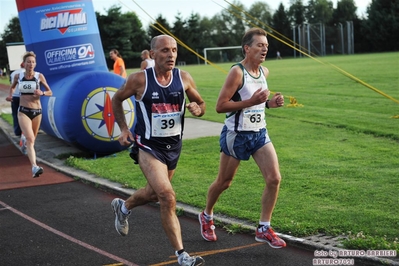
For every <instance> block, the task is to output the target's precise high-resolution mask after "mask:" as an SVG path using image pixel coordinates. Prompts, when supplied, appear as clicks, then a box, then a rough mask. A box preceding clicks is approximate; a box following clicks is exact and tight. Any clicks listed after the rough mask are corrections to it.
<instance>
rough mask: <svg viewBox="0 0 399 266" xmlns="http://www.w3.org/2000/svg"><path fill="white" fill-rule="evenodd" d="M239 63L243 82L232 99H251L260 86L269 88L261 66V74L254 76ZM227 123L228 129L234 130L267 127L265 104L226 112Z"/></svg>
mask: <svg viewBox="0 0 399 266" xmlns="http://www.w3.org/2000/svg"><path fill="white" fill-rule="evenodd" d="M236 65H238V66H239V67H240V68H241V69H242V71H243V84H242V87H241V88H239V89H238V90H237V91H236V93H235V94H234V96H233V98H232V99H231V100H230V101H235V102H238V101H243V100H247V99H250V98H251V97H252V95H253V94H254V92H255V91H257V90H258V89H259V88H262V90H267V89H268V87H267V82H266V77H265V75H264V73H263V70H262V68H261V67H260V68H259V72H260V74H259V76H258V77H253V76H252V75H251V74H249V73H248V71H247V70H246V69H245V68H244V66H243V65H242V64H241V63H239V64H236ZM224 122H225V125H226V126H227V129H228V130H233V131H236V132H238V131H254V132H257V131H259V130H260V129H262V128H265V127H266V120H265V104H264V103H262V104H258V105H254V106H251V107H248V108H244V109H242V110H238V111H234V112H229V113H226V119H225V121H224Z"/></svg>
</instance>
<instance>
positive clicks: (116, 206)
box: [111, 198, 130, 236]
mask: <svg viewBox="0 0 399 266" xmlns="http://www.w3.org/2000/svg"><path fill="white" fill-rule="evenodd" d="M123 203H124V201H123V200H121V199H118V198H116V199H114V200H113V201H112V202H111V206H112V209H113V210H114V213H115V229H116V231H117V232H118V234H120V235H121V236H126V235H127V234H128V233H129V222H128V220H127V219H128V218H129V215H130V212H129V214H124V213H123V212H122V210H121V207H122V204H123Z"/></svg>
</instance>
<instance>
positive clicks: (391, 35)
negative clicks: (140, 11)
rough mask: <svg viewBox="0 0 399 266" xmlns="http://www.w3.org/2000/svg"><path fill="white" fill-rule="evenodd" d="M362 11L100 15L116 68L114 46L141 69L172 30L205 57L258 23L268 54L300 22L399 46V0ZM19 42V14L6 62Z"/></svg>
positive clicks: (6, 39) (311, 8) (185, 57)
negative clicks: (346, 29) (145, 55)
mask: <svg viewBox="0 0 399 266" xmlns="http://www.w3.org/2000/svg"><path fill="white" fill-rule="evenodd" d="M356 10H357V7H356V5H355V2H354V0H339V1H338V2H337V6H336V7H335V8H334V7H333V2H332V1H328V0H308V2H307V3H306V4H305V3H304V1H302V0H292V1H291V2H290V6H289V7H285V6H284V5H283V4H282V3H280V5H279V6H278V8H277V10H275V11H274V12H273V11H272V9H271V8H270V6H269V5H268V4H267V3H265V2H262V1H257V2H255V3H253V4H252V5H251V6H250V7H249V8H246V7H245V6H244V5H243V4H242V3H240V2H239V1H237V0H235V1H234V2H232V4H230V5H229V7H228V8H226V9H224V10H222V11H221V12H219V13H218V14H216V15H214V16H213V17H211V18H208V17H206V16H201V15H200V14H198V13H194V12H193V13H191V14H190V15H189V16H188V18H184V17H183V15H182V14H181V13H179V12H178V13H177V14H176V16H175V21H174V22H173V23H172V24H170V22H169V21H167V20H166V18H164V17H163V16H162V14H159V15H158V16H157V17H156V18H155V20H156V22H154V23H153V24H151V25H149V26H146V27H144V26H143V24H142V22H141V21H140V19H139V18H138V17H137V15H136V14H135V13H134V12H126V13H122V12H121V7H120V6H111V7H110V8H109V9H108V10H105V14H100V13H98V12H96V18H97V23H98V27H99V31H100V36H101V41H102V45H103V49H104V56H105V58H107V64H108V67H109V68H110V69H111V68H112V64H113V61H111V60H110V59H109V56H108V54H109V51H110V50H111V49H117V50H119V52H120V53H121V55H122V56H123V58H124V60H125V64H126V66H127V67H128V68H137V67H139V65H140V61H141V59H140V54H141V51H142V50H144V49H149V48H150V47H149V44H150V40H151V38H152V37H154V36H157V35H159V34H164V33H167V34H168V33H169V32H170V33H171V34H173V35H174V36H175V37H176V38H178V39H180V40H181V41H182V42H184V44H185V45H187V47H190V48H191V49H192V50H193V51H196V52H197V53H198V54H200V55H201V56H203V49H204V48H207V47H226V46H239V45H240V44H241V37H242V35H243V33H244V31H245V30H246V29H248V28H249V27H253V26H258V27H261V28H263V29H265V30H266V31H268V32H269V33H270V36H269V38H268V39H269V54H268V57H274V56H275V53H276V51H280V53H281V54H282V55H286V56H292V55H293V48H292V47H290V46H289V45H287V44H286V43H284V42H281V41H280V40H279V39H280V38H279V39H277V38H275V37H274V36H282V37H283V38H284V39H286V40H292V39H293V35H294V32H293V31H294V30H295V27H297V26H301V25H306V24H318V23H322V24H323V25H326V27H328V29H335V28H337V27H338V26H339V25H342V24H345V23H346V22H347V21H351V23H352V24H353V32H354V51H355V53H369V52H384V51H398V50H399V41H398V36H399V0H372V1H371V3H370V5H369V6H368V7H367V10H366V14H365V15H364V16H363V17H359V16H358V15H357V14H356ZM336 38H337V37H336V34H335V33H334V32H333V30H327V39H328V40H329V42H331V44H333V42H334V40H335V39H336ZM15 42H23V37H22V31H21V28H20V24H19V19H18V17H14V18H12V19H11V20H10V22H9V23H8V24H7V25H6V27H5V30H4V32H3V34H1V41H0V67H1V66H5V65H7V63H8V59H7V52H6V43H15ZM326 45H329V44H326ZM237 53H239V50H236V51H234V50H224V51H223V53H221V52H220V51H219V52H217V53H214V54H213V55H211V58H210V60H211V61H212V60H216V61H218V60H219V59H220V58H219V57H220V56H221V54H222V57H223V58H222V60H226V61H234V60H235V59H237ZM337 53H339V51H337ZM212 56H213V58H212ZM178 60H179V61H184V62H186V63H187V64H197V63H203V60H201V59H199V58H198V57H197V55H195V54H194V53H193V52H192V51H190V50H189V49H186V48H185V46H181V45H179V49H178Z"/></svg>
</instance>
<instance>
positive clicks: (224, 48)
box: [204, 46, 241, 65]
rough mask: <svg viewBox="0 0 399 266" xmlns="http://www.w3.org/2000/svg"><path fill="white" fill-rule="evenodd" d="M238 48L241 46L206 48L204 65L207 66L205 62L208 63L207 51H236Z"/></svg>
mask: <svg viewBox="0 0 399 266" xmlns="http://www.w3.org/2000/svg"><path fill="white" fill-rule="evenodd" d="M238 48H241V46H226V47H208V48H204V58H205V65H207V61H208V57H207V51H212V50H226V49H238Z"/></svg>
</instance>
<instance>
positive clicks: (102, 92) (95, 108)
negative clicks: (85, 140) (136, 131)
mask: <svg viewBox="0 0 399 266" xmlns="http://www.w3.org/2000/svg"><path fill="white" fill-rule="evenodd" d="M116 91H117V89H116V88H112V87H103V88H97V89H95V90H93V91H92V92H91V93H89V95H87V97H86V99H85V101H84V103H83V105H82V111H81V118H82V123H83V126H84V128H85V129H86V131H87V132H88V133H89V134H90V135H91V136H92V137H94V138H96V139H99V140H101V141H106V142H109V141H115V140H117V139H118V138H119V135H120V134H121V131H120V129H119V127H118V125H117V124H116V121H115V116H114V112H113V110H112V96H113V95H114V94H115V92H116ZM122 107H123V110H124V113H125V118H126V123H127V125H128V127H129V128H132V126H133V124H134V105H133V102H132V101H131V99H130V98H129V99H127V100H126V101H123V104H122Z"/></svg>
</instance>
